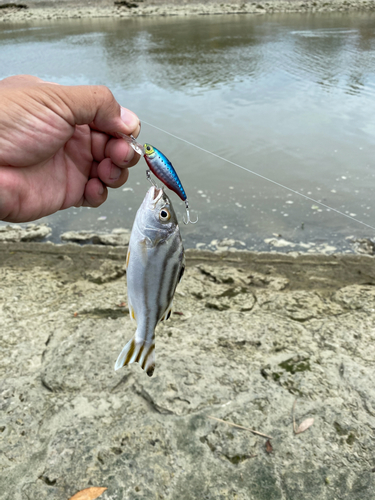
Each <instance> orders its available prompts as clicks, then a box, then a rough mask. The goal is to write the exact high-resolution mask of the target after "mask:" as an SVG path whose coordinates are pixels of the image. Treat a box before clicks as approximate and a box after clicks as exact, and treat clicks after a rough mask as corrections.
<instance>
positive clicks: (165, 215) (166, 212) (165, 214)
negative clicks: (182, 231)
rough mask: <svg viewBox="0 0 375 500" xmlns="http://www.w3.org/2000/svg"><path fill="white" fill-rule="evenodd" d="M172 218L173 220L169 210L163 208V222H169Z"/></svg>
mask: <svg viewBox="0 0 375 500" xmlns="http://www.w3.org/2000/svg"><path fill="white" fill-rule="evenodd" d="M170 218H171V214H170V212H169V210H167V209H166V208H162V209H161V210H160V212H159V219H160V220H161V221H162V222H167V221H169V219H170Z"/></svg>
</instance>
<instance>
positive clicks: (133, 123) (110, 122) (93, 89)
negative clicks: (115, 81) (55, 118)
mask: <svg viewBox="0 0 375 500" xmlns="http://www.w3.org/2000/svg"><path fill="white" fill-rule="evenodd" d="M42 87H43V91H44V93H45V96H46V98H47V102H44V104H46V105H47V106H48V107H49V108H51V109H52V110H53V111H54V112H56V113H57V114H58V115H60V116H61V117H62V118H64V119H65V120H66V121H67V122H68V123H69V124H70V125H72V126H73V127H74V126H75V125H90V126H92V128H95V129H96V130H98V131H100V132H104V133H106V134H109V135H115V134H116V132H121V133H123V134H126V135H130V134H133V135H135V136H137V135H138V134H139V131H140V120H139V118H138V117H137V115H136V114H135V113H133V112H132V111H130V110H128V109H126V108H122V107H121V106H120V104H119V103H118V102H117V101H116V99H115V98H114V96H113V94H112V92H111V91H110V90H109V88H108V87H105V86H104V85H77V86H69V87H68V86H64V85H53V84H49V83H46V84H44V85H43V86H42Z"/></svg>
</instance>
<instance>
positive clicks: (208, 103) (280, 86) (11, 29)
mask: <svg viewBox="0 0 375 500" xmlns="http://www.w3.org/2000/svg"><path fill="white" fill-rule="evenodd" d="M0 54H1V55H0V60H1V66H0V77H5V76H9V75H12V74H17V73H30V74H34V75H37V76H39V77H41V78H44V79H48V80H51V81H56V82H59V83H62V84H87V83H89V84H105V85H108V86H109V87H110V88H111V90H112V91H113V92H114V94H115V96H116V98H117V99H118V101H119V102H120V103H121V104H122V105H124V106H126V107H129V108H131V109H133V110H134V111H135V112H136V113H137V114H138V115H139V116H140V117H141V119H143V120H145V121H147V122H149V123H152V124H155V125H157V126H158V127H160V128H162V129H165V130H168V131H170V132H172V133H174V134H175V135H177V136H179V137H181V138H184V139H186V140H188V141H190V142H192V143H194V144H197V145H199V146H201V147H203V148H205V149H207V150H210V151H212V152H214V153H215V154H217V155H219V156H222V157H225V158H227V159H229V160H231V161H233V162H235V163H238V164H240V165H242V166H244V167H246V168H248V169H251V170H253V171H256V172H258V173H260V174H261V175H263V176H265V177H268V178H270V179H272V180H274V181H275V182H277V183H281V184H283V185H286V186H288V187H290V188H292V189H293V190H296V191H299V192H301V193H304V194H306V195H308V196H310V197H312V198H314V199H317V200H319V201H322V202H323V203H325V204H327V205H330V206H332V207H334V208H336V209H338V210H340V211H343V212H344V213H346V214H348V215H351V216H353V217H356V218H358V219H360V220H362V221H364V222H366V223H368V224H370V225H375V206H374V202H373V200H374V193H375V161H374V157H375V123H374V117H375V105H374V103H375V15H373V14H371V13H365V14H356V13H351V14H342V13H333V14H327V13H325V14H295V15H294V14H284V15H281V14H273V15H262V16H254V15H238V16H236V15H234V16H211V17H209V16H200V17H187V18H174V17H173V18H139V19H128V20H119V19H98V20H77V19H75V20H70V21H66V20H64V21H61V22H53V23H52V22H51V23H48V24H47V23H39V24H38V23H30V24H22V25H9V24H5V25H4V26H2V28H1V31H0ZM140 140H141V141H142V142H149V143H151V144H153V145H154V146H156V147H157V148H159V149H160V150H162V151H163V152H164V153H165V154H166V155H167V156H168V157H169V158H170V160H171V161H172V163H173V164H174V166H175V167H176V169H177V170H178V173H179V175H180V178H181V180H182V182H183V184H184V187H185V190H186V191H187V193H188V198H189V201H190V205H191V207H192V208H193V209H194V210H195V211H196V212H198V213H199V223H198V224H197V225H196V226H187V227H183V229H182V231H183V238H184V241H185V243H186V246H187V247H194V246H195V245H196V244H197V243H199V242H204V243H209V242H210V241H211V240H213V239H219V240H220V239H223V238H234V239H236V240H241V241H243V242H245V244H246V246H247V247H248V248H257V249H267V248H268V245H267V244H266V243H265V242H264V240H265V239H267V238H270V237H272V235H273V234H281V235H282V236H283V238H285V239H287V240H291V241H295V242H309V241H313V242H325V243H327V244H332V245H334V246H336V247H338V248H341V249H345V248H346V246H347V240H346V238H347V237H348V236H351V235H354V236H355V237H358V238H359V237H371V238H372V237H374V236H375V235H374V233H375V231H372V230H370V229H368V228H366V227H364V226H361V225H360V224H358V223H356V222H354V221H351V220H349V219H346V218H344V217H342V216H340V215H338V214H337V213H334V212H332V211H329V210H327V209H325V208H323V207H319V205H318V204H316V203H314V202H311V201H308V200H306V199H303V198H301V197H299V196H298V195H296V194H293V193H291V192H288V191H286V190H284V189H282V188H280V187H279V186H277V185H275V184H272V183H269V182H266V181H265V180H264V179H261V178H259V177H256V176H254V175H251V174H250V173H248V172H246V171H244V170H241V169H238V168H236V167H234V166H233V165H229V164H228V163H225V162H224V161H222V160H220V159H218V158H216V157H213V156H210V155H208V154H206V153H204V152H202V151H200V150H198V149H195V148H193V147H192V146H190V145H188V144H186V143H183V142H181V141H179V140H177V139H175V138H172V137H170V136H168V135H166V134H164V133H163V132H161V131H158V130H156V129H154V128H152V127H150V126H148V125H146V124H143V126H142V133H141V136H140ZM144 170H145V163H144V161H143V160H141V161H140V162H139V164H138V165H137V166H136V167H135V168H133V169H132V172H131V176H130V179H129V181H128V183H127V184H126V186H125V188H127V190H126V191H123V190H122V189H121V188H120V189H118V190H111V191H110V194H109V198H108V201H107V202H106V203H105V204H104V205H103V206H102V207H100V208H98V209H96V210H94V209H87V208H82V209H76V208H72V209H69V210H66V211H63V212H59V213H58V214H55V215H53V216H50V217H47V218H44V219H42V221H43V222H49V223H50V224H51V225H52V226H53V227H54V233H53V234H54V239H55V240H58V236H59V234H60V233H61V232H63V231H65V230H68V229H94V230H100V231H102V230H103V231H109V230H111V229H112V228H116V227H128V228H130V227H131V225H132V222H133V218H134V215H135V211H136V210H137V208H138V206H139V205H140V203H141V201H142V199H143V196H144V193H145V192H146V189H148V183H147V182H146V180H145V174H144ZM129 188H131V190H129ZM171 198H172V201H173V204H174V207H175V209H176V211H177V213H178V215H179V216H180V218H182V214H183V212H184V205H183V203H182V202H181V201H180V200H179V199H178V198H177V197H176V196H175V195H174V194H173V193H172V194H171Z"/></svg>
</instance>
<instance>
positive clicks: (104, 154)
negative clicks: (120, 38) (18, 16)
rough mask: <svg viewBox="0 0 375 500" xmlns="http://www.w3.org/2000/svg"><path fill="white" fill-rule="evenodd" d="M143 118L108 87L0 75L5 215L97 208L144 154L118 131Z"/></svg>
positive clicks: (0, 178)
mask: <svg viewBox="0 0 375 500" xmlns="http://www.w3.org/2000/svg"><path fill="white" fill-rule="evenodd" d="M139 131H140V122H139V119H138V117H137V116H136V115H135V114H134V113H133V112H132V111H129V110H128V109H125V108H122V107H121V106H120V105H119V104H118V103H117V102H116V100H115V99H114V97H113V95H112V93H111V92H110V91H109V89H108V88H107V87H104V86H94V85H82V86H71V87H69V86H63V85H57V84H54V83H48V82H44V81H43V80H40V79H39V78H36V77H33V76H28V75H22V76H13V77H9V78H5V79H4V80H0V220H4V221H8V222H28V221H32V220H35V219H39V218H41V217H44V216H46V215H49V214H52V213H54V212H56V211H58V210H64V209H65V208H69V207H72V206H75V207H81V206H84V207H98V206H99V205H101V204H102V203H103V202H104V201H105V200H106V199H107V195H108V190H107V187H111V188H117V187H120V186H122V185H123V184H124V183H125V182H126V180H127V178H128V175H129V173H128V167H131V166H133V165H135V164H136V163H137V161H138V160H139V155H137V154H136V153H134V151H133V149H132V148H131V146H130V145H129V144H128V143H127V142H125V141H124V140H123V139H117V138H116V133H117V132H120V133H122V134H126V135H130V134H133V135H134V136H135V137H137V135H138V134H139Z"/></svg>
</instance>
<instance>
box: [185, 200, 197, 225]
mask: <svg viewBox="0 0 375 500" xmlns="http://www.w3.org/2000/svg"><path fill="white" fill-rule="evenodd" d="M185 207H186V220H185V217H182V220H183V221H184V224H189V222H190V224H196V223H197V222H198V216H197V220H195V221H192V220H191V219H190V211H189V203H188V201H187V200H185Z"/></svg>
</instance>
